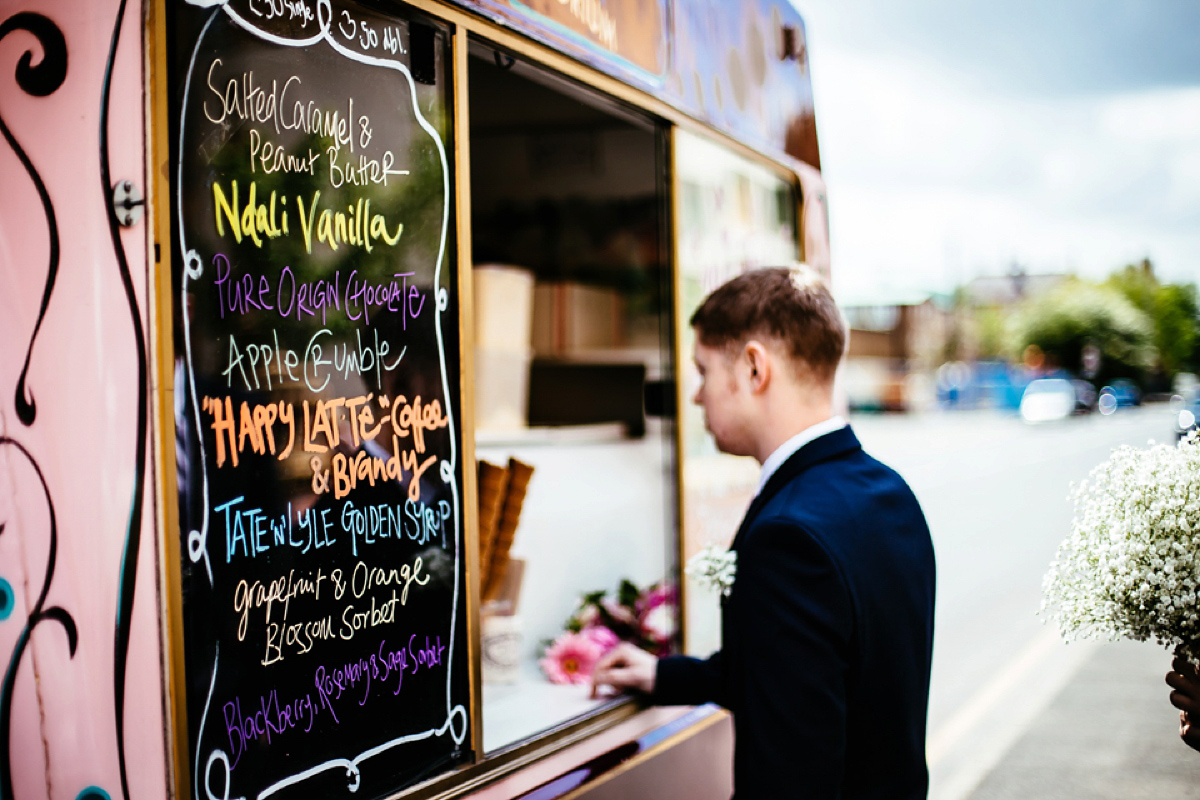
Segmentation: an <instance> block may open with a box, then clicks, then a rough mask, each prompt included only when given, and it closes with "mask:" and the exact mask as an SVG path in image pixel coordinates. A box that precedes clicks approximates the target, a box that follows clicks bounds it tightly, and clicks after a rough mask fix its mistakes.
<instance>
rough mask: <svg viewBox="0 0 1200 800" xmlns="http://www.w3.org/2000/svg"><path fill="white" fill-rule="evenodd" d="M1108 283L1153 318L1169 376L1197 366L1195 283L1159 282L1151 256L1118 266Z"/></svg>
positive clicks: (1199, 318)
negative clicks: (1121, 267) (1138, 261)
mask: <svg viewBox="0 0 1200 800" xmlns="http://www.w3.org/2000/svg"><path fill="white" fill-rule="evenodd" d="M1105 283H1106V285H1108V286H1111V287H1112V288H1114V289H1116V290H1117V291H1119V292H1120V293H1121V294H1122V295H1124V296H1125V298H1126V299H1127V300H1129V302H1131V303H1133V305H1135V306H1137V308H1138V309H1140V310H1141V311H1142V313H1144V314H1146V316H1147V317H1149V319H1150V320H1151V323H1152V324H1153V326H1154V347H1155V348H1156V349H1157V350H1158V357H1159V364H1158V365H1157V366H1158V367H1159V368H1160V369H1161V371H1162V372H1164V373H1165V374H1166V377H1167V378H1170V377H1173V376H1174V375H1175V373H1177V372H1190V371H1194V370H1195V369H1196V367H1197V360H1198V359H1197V355H1198V353H1197V345H1200V302H1198V300H1197V295H1196V287H1195V285H1193V284H1163V283H1160V282H1159V280H1158V277H1157V276H1156V275H1155V274H1154V265H1153V264H1152V263H1151V261H1150V260H1149V259H1143V260H1142V261H1141V262H1140V263H1138V264H1129V265H1128V266H1126V267H1124V268H1123V269H1120V270H1117V271H1116V272H1114V273H1113V274H1112V275H1110V276H1109V277H1108V280H1107V281H1106V282H1105Z"/></svg>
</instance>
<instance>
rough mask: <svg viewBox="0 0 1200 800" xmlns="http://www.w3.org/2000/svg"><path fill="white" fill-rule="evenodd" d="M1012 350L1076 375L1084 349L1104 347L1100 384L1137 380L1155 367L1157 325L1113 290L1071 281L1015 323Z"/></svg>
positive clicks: (1027, 309)
mask: <svg viewBox="0 0 1200 800" xmlns="http://www.w3.org/2000/svg"><path fill="white" fill-rule="evenodd" d="M1010 331H1011V335H1010V340H1009V341H1010V349H1011V352H1013V354H1014V355H1019V354H1021V353H1023V352H1024V351H1025V349H1026V348H1027V347H1029V346H1030V345H1035V346H1037V347H1038V348H1040V349H1041V350H1042V352H1044V353H1045V354H1046V358H1047V362H1048V364H1049V365H1052V366H1059V367H1062V368H1064V369H1067V370H1070V371H1072V372H1077V371H1078V370H1079V367H1080V362H1081V360H1082V353H1083V348H1084V346H1085V345H1087V344H1089V343H1091V344H1094V345H1096V346H1097V347H1098V348H1100V353H1101V368H1100V374H1099V375H1098V376H1097V380H1100V381H1107V380H1110V379H1112V378H1117V377H1133V376H1136V375H1139V374H1140V373H1141V372H1143V371H1144V370H1147V369H1149V368H1150V367H1152V366H1153V365H1154V362H1155V357H1156V353H1155V350H1154V325H1153V322H1152V321H1151V318H1150V317H1149V315H1147V314H1146V313H1145V312H1143V311H1142V310H1140V309H1139V308H1138V307H1137V306H1136V305H1134V304H1133V303H1132V302H1130V301H1129V299H1128V298H1127V297H1126V295H1125V294H1124V293H1123V292H1121V291H1118V290H1117V289H1116V288H1114V287H1112V286H1107V285H1106V286H1096V285H1094V284H1090V283H1087V282H1085V281H1080V280H1071V281H1067V282H1066V283H1064V284H1062V285H1061V286H1059V287H1058V288H1057V289H1055V290H1053V291H1051V292H1049V293H1047V294H1045V295H1043V296H1041V297H1038V298H1035V299H1033V300H1031V301H1029V302H1028V303H1026V305H1025V306H1023V307H1022V308H1021V309H1020V310H1019V311H1018V313H1017V316H1016V318H1015V319H1013V321H1012V326H1011V329H1010Z"/></svg>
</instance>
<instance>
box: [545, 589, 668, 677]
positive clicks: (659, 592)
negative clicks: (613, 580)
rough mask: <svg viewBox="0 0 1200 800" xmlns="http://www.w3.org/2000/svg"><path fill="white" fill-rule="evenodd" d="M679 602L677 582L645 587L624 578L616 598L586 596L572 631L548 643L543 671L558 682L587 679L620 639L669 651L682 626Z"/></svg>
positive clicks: (572, 620) (652, 650)
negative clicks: (678, 629)
mask: <svg viewBox="0 0 1200 800" xmlns="http://www.w3.org/2000/svg"><path fill="white" fill-rule="evenodd" d="M677 605H678V604H677V593H676V590H675V587H674V586H666V585H663V584H655V585H653V586H651V587H649V588H648V589H646V590H645V591H642V590H639V589H638V588H637V586H636V585H634V584H633V583H632V582H630V581H628V580H623V581H621V585H620V587H619V588H618V590H617V593H616V597H615V598H611V597H608V593H607V592H605V591H598V592H591V593H590V594H587V595H584V596H583V599H582V600H581V601H580V604H579V607H578V608H577V609H576V610H575V613H574V614H572V615H571V617H570V619H568V620H567V624H566V626H565V627H566V630H565V631H564V632H563V633H562V634H560V635H559V637H558V638H557V639H555V640H554V641H553V642H547V644H546V650H545V651H544V653H543V656H542V659H541V661H540V662H539V663H540V665H541V667H542V672H544V673H545V674H546V677H547V678H549V679H550V681H551V682H552V683H571V684H583V683H587V682H588V681H590V680H591V677H592V670H593V669H594V668H595V666H596V662H598V661H599V660H600V659H601V658H603V657H604V654H605V653H607V652H608V651H609V650H611V649H613V648H614V647H616V646H617V644H619V643H620V642H632V643H633V644H635V645H637V646H638V647H640V648H642V649H643V650H646V651H647V652H650V653H653V654H655V655H660V656H661V655H666V654H668V653H669V652H670V651H671V643H672V641H673V640H674V638H675V631H676V630H677V625H676V621H675V619H676V607H677Z"/></svg>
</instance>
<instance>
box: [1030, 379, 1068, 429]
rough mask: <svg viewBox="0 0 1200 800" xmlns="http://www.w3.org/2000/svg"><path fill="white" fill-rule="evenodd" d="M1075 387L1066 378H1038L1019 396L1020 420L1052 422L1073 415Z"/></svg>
mask: <svg viewBox="0 0 1200 800" xmlns="http://www.w3.org/2000/svg"><path fill="white" fill-rule="evenodd" d="M1075 403H1076V397H1075V387H1074V386H1072V385H1071V382H1070V381H1069V380H1067V379H1066V378H1039V379H1038V380H1035V381H1032V382H1030V384H1029V385H1028V386H1026V387H1025V393H1024V394H1023V395H1021V409H1020V411H1021V419H1023V420H1025V421H1026V422H1052V421H1054V420H1059V419H1066V418H1067V417H1069V416H1071V415H1072V414H1073V413H1075Z"/></svg>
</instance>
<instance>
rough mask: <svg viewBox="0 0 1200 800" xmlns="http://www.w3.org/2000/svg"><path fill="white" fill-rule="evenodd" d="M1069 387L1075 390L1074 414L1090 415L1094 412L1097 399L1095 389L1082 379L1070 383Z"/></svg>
mask: <svg viewBox="0 0 1200 800" xmlns="http://www.w3.org/2000/svg"><path fill="white" fill-rule="evenodd" d="M1071 386H1072V387H1074V389H1075V413H1076V414H1090V413H1092V412H1093V411H1095V410H1096V399H1097V397H1099V395H1098V394H1097V393H1096V387H1095V386H1093V385H1092V384H1091V383H1089V382H1088V381H1085V380H1083V379H1082V378H1076V379H1075V380H1073V381H1071Z"/></svg>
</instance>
